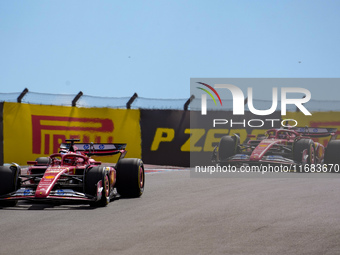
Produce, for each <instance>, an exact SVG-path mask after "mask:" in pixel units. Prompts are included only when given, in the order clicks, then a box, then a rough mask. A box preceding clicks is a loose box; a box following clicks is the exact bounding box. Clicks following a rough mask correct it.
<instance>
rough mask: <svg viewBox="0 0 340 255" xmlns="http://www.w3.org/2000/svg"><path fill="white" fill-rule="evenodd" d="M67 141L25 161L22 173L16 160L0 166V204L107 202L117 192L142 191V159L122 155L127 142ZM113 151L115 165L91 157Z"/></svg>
mask: <svg viewBox="0 0 340 255" xmlns="http://www.w3.org/2000/svg"><path fill="white" fill-rule="evenodd" d="M66 142H67V143H62V144H61V146H60V151H59V153H55V154H52V155H50V156H49V157H39V158H37V159H36V160H35V161H28V162H27V163H28V164H29V165H31V166H30V167H29V168H28V170H27V174H21V169H20V166H19V165H17V164H12V165H4V166H0V205H1V206H14V205H16V203H17V201H18V200H38V201H66V200H67V201H72V202H81V203H89V204H90V205H91V206H106V205H107V204H108V203H109V202H110V200H111V199H113V198H114V197H116V196H123V197H140V196H141V195H142V194H143V191H144V183H145V178H144V177H145V175H144V166H143V162H142V161H141V160H140V159H136V158H134V159H132V158H126V159H125V158H124V156H125V154H126V150H125V147H126V144H118V143H115V144H93V143H89V144H88V143H75V142H79V140H77V139H68V140H66ZM114 154H120V157H119V160H118V162H117V164H116V165H115V166H103V165H102V164H101V162H99V161H95V160H94V159H92V158H91V156H92V155H95V156H101V155H114Z"/></svg>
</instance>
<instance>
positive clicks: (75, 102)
mask: <svg viewBox="0 0 340 255" xmlns="http://www.w3.org/2000/svg"><path fill="white" fill-rule="evenodd" d="M82 95H83V92H81V91H79V93H78V94H77V95H76V97H75V98H74V99H73V100H72V106H76V104H77V101H78V100H79V98H80V97H81V96H82Z"/></svg>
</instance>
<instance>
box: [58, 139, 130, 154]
mask: <svg viewBox="0 0 340 255" xmlns="http://www.w3.org/2000/svg"><path fill="white" fill-rule="evenodd" d="M125 148H126V143H74V142H71V143H62V144H61V145H60V150H67V151H75V152H76V151H79V152H83V153H85V154H86V155H88V156H108V155H115V154H118V153H121V154H122V155H121V158H123V157H124V156H125V154H126V150H125Z"/></svg>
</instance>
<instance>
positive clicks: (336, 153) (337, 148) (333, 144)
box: [324, 140, 340, 169]
mask: <svg viewBox="0 0 340 255" xmlns="http://www.w3.org/2000/svg"><path fill="white" fill-rule="evenodd" d="M324 163H325V164H338V165H340V140H332V141H329V142H328V145H327V147H326V150H325V160H324ZM337 167H339V166H337ZM333 169H334V165H333Z"/></svg>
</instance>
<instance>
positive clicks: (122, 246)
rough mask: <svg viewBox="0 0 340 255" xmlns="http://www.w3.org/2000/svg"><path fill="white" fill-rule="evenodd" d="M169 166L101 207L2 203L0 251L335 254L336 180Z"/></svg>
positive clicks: (339, 249) (338, 232)
mask: <svg viewBox="0 0 340 255" xmlns="http://www.w3.org/2000/svg"><path fill="white" fill-rule="evenodd" d="M149 170H150V168H149ZM170 170H171V171H164V170H162V169H157V168H156V169H155V168H154V169H153V170H152V171H151V172H149V173H148V174H147V176H146V188H145V192H144V194H143V196H142V197H141V198H138V199H119V200H115V201H113V202H111V203H110V204H109V205H108V207H106V208H97V209H94V208H91V207H89V206H88V205H48V204H40V203H34V204H32V203H28V202H24V201H22V202H19V203H18V205H17V206H16V207H9V208H1V209H0V215H1V218H0V234H1V239H0V254H2V255H7V254H10V255H16V254H25V255H29V254H36V255H39V254H67V255H76V254H82V255H86V254H91V255H93V254H97V253H98V254H99V253H100V254H158V255H159V254H171V255H173V254H195V255H197V254H261V255H264V254H284V255H286V254H306V255H307V254H308V255H313V254H315V255H319V254H324V255H325V254H332V255H333V254H340V241H339V240H340V179H338V178H274V179H269V178H190V171H188V170H183V169H182V170H178V171H176V169H170ZM172 170H175V171H172ZM297 175H303V174H297ZM327 175H330V174H327Z"/></svg>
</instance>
